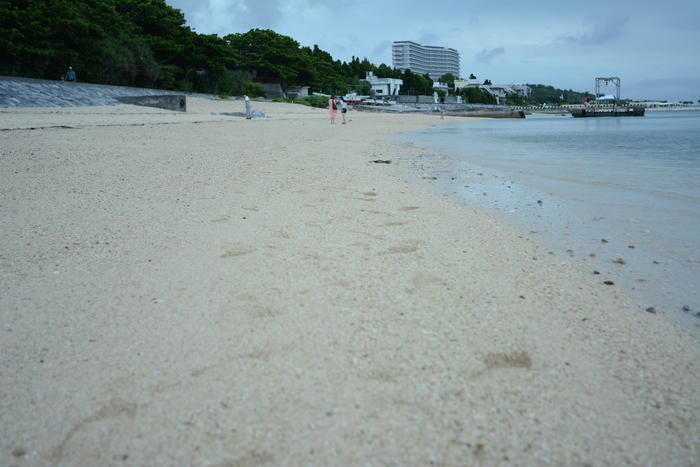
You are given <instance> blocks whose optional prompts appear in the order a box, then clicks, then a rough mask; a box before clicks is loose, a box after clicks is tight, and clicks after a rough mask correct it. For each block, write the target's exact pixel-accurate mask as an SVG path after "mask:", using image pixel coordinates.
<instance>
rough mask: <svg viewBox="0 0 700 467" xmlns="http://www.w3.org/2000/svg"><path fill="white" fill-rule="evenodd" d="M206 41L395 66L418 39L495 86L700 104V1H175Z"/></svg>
mask: <svg viewBox="0 0 700 467" xmlns="http://www.w3.org/2000/svg"><path fill="white" fill-rule="evenodd" d="M166 2H167V3H168V4H169V5H171V6H173V7H175V8H178V9H180V10H182V12H183V13H184V14H185V18H186V19H187V24H188V25H189V26H190V27H192V28H193V29H194V30H195V31H197V32H199V33H203V34H218V35H219V36H225V35H226V34H231V33H237V32H246V31H248V30H249V29H253V28H261V29H272V30H274V31H276V32H278V33H280V34H284V35H287V36H290V37H292V38H294V39H295V40H296V41H298V42H299V43H300V44H301V45H303V46H313V45H314V44H318V46H319V47H320V48H321V49H323V50H326V51H328V52H330V53H331V55H333V57H334V58H336V59H340V60H344V61H348V60H350V58H351V57H352V56H356V57H359V58H361V59H362V58H364V57H367V58H368V59H369V60H370V61H371V62H373V63H375V64H377V65H379V64H380V63H386V64H387V65H390V66H391V65H392V63H391V43H392V41H397V40H412V41H415V42H418V43H421V44H424V45H438V46H447V47H452V48H454V49H457V51H459V54H460V60H461V65H462V75H463V76H468V75H469V74H470V73H474V74H475V75H476V76H477V78H479V79H480V80H484V79H487V78H488V79H490V80H491V81H492V82H493V83H494V84H508V83H535V84H549V85H552V86H555V87H558V88H564V89H573V90H575V91H591V92H592V91H594V90H595V77H598V76H619V77H620V78H621V80H622V97H627V98H633V99H657V98H658V99H667V100H678V99H682V100H686V99H687V100H694V101H697V100H698V99H700V52H698V49H699V48H700V0H666V1H662V0H636V1H633V0H605V1H600V0H588V1H576V0H571V1H569V0H558V1H554V0H541V1H538V0H534V1H524V0H501V1H495V2H484V1H471V0H441V1H427V0H402V1H395V0H394V1H385V0H166Z"/></svg>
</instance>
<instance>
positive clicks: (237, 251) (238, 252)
mask: <svg viewBox="0 0 700 467" xmlns="http://www.w3.org/2000/svg"><path fill="white" fill-rule="evenodd" d="M254 251H255V249H254V248H247V247H236V248H231V249H230V250H226V252H224V254H222V255H221V257H222V258H233V257H236V256H243V255H247V254H250V253H252V252H254Z"/></svg>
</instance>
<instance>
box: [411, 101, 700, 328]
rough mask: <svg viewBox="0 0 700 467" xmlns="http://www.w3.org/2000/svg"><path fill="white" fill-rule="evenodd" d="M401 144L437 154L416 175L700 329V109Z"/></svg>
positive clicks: (420, 135)
mask: <svg viewBox="0 0 700 467" xmlns="http://www.w3.org/2000/svg"><path fill="white" fill-rule="evenodd" d="M400 138H402V139H404V140H408V141H410V142H412V143H413V144H414V145H416V146H419V147H422V148H425V149H424V152H423V154H422V155H421V156H420V157H418V158H416V159H412V160H410V161H404V167H406V166H409V167H410V169H409V175H408V176H409V177H412V178H414V179H415V180H419V181H421V182H422V183H427V184H429V185H430V186H431V187H432V189H434V190H436V191H438V192H440V193H444V194H449V195H452V196H458V197H461V198H465V199H467V200H468V201H469V202H470V203H472V204H477V205H480V206H482V207H487V208H490V209H494V210H496V211H497V212H498V213H499V214H500V215H502V216H503V217H505V218H506V219H508V220H510V221H513V222H515V223H517V224H519V225H521V226H523V227H525V228H527V229H528V230H531V231H536V232H537V233H538V234H540V235H542V236H543V237H544V239H545V241H546V242H548V244H549V245H551V248H552V253H553V254H566V255H570V256H575V257H579V258H581V259H582V260H584V261H587V262H590V267H591V270H594V269H595V270H598V271H600V272H601V281H602V280H606V279H608V278H610V279H612V280H614V281H615V282H616V283H620V284H621V285H622V286H626V287H628V288H630V289H633V290H634V291H635V293H636V294H637V295H638V296H639V297H640V298H641V299H642V300H644V301H645V302H646V303H648V306H654V307H656V308H657V309H663V310H664V311H668V312H669V313H672V314H674V315H678V316H679V319H681V320H682V321H684V322H687V323H689V324H690V325H692V326H693V327H695V326H697V325H698V324H700V319H698V318H697V317H695V316H694V314H695V313H696V312H700V112H697V111H688V112H647V115H646V116H644V117H618V118H582V119H579V118H572V117H571V116H558V115H557V116H554V115H529V116H528V117H527V118H526V119H514V120H510V119H507V120H506V119H499V120H479V121H471V122H459V123H454V124H447V125H442V126H439V127H436V128H430V129H427V130H423V131H419V132H412V133H406V134H403V135H401V136H400ZM407 162H408V164H407ZM432 177H435V178H436V179H435V180H433V179H432ZM618 258H622V260H623V261H624V264H618V263H614V262H613V260H616V259H618ZM683 307H688V308H690V309H691V311H690V312H684V311H683V310H682V309H683Z"/></svg>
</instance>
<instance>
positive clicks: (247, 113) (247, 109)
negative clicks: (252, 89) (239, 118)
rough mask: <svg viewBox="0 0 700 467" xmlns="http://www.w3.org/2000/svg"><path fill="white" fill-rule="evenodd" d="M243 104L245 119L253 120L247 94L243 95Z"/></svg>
mask: <svg viewBox="0 0 700 467" xmlns="http://www.w3.org/2000/svg"><path fill="white" fill-rule="evenodd" d="M243 102H244V103H245V119H246V120H250V119H251V118H253V113H252V112H251V110H250V97H248V94H243Z"/></svg>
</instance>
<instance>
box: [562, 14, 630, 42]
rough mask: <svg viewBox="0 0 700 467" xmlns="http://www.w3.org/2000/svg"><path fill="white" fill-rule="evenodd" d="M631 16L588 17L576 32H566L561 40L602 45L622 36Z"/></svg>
mask: <svg viewBox="0 0 700 467" xmlns="http://www.w3.org/2000/svg"><path fill="white" fill-rule="evenodd" d="M628 21H629V18H603V19H598V18H588V19H587V20H586V21H585V23H584V24H583V26H582V28H581V30H580V31H579V32H577V33H575V34H564V35H562V36H560V37H559V41H560V42H563V43H566V44H570V45H582V46H591V45H601V44H606V43H609V42H612V41H613V40H615V39H617V38H618V37H621V36H622V35H623V33H624V32H625V27H626V25H627V22H628Z"/></svg>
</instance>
